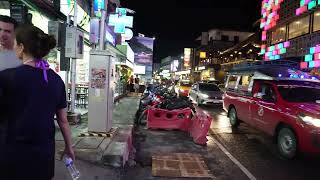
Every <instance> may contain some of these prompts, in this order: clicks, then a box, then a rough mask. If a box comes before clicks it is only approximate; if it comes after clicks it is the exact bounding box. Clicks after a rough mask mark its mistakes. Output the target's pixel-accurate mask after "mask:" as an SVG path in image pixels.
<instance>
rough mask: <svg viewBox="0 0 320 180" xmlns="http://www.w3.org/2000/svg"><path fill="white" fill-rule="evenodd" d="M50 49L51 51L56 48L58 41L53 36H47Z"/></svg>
mask: <svg viewBox="0 0 320 180" xmlns="http://www.w3.org/2000/svg"><path fill="white" fill-rule="evenodd" d="M47 43H48V48H49V49H50V50H51V49H53V48H55V47H56V45H57V41H56V39H55V37H54V36H53V35H47Z"/></svg>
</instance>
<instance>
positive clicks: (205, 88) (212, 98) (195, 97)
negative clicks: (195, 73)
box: [189, 83, 223, 105]
mask: <svg viewBox="0 0 320 180" xmlns="http://www.w3.org/2000/svg"><path fill="white" fill-rule="evenodd" d="M222 94H223V92H222V91H221V90H220V89H219V87H218V86H217V85H216V84H212V83H196V84H194V85H192V88H191V90H190V93H189V97H190V99H191V100H192V101H194V102H196V103H197V105H213V104H222Z"/></svg>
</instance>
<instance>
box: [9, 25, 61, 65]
mask: <svg viewBox="0 0 320 180" xmlns="http://www.w3.org/2000/svg"><path fill="white" fill-rule="evenodd" d="M15 34H16V40H17V43H18V44H20V43H22V44H23V45H24V48H25V49H24V51H25V53H29V54H31V55H32V56H33V57H35V58H37V59H41V58H43V57H44V56H46V55H48V53H49V52H50V51H51V50H52V49H53V48H55V47H56V44H57V42H56V40H55V38H54V36H52V35H48V34H46V33H44V32H43V31H42V30H41V29H39V28H37V27H35V26H32V25H25V26H20V27H18V28H17V30H16V32H15Z"/></svg>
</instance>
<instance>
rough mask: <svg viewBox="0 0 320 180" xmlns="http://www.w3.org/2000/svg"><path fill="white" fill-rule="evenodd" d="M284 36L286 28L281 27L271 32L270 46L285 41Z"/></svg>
mask: <svg viewBox="0 0 320 180" xmlns="http://www.w3.org/2000/svg"><path fill="white" fill-rule="evenodd" d="M286 34H287V30H286V26H282V27H279V28H277V29H276V30H274V31H273V32H272V35H271V43H272V44H277V43H279V42H283V41H285V40H286Z"/></svg>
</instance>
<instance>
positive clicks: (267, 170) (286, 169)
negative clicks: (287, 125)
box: [201, 106, 320, 180]
mask: <svg viewBox="0 0 320 180" xmlns="http://www.w3.org/2000/svg"><path fill="white" fill-rule="evenodd" d="M201 108H202V109H203V110H205V111H206V112H208V113H209V114H210V115H211V116H212V117H213V122H212V124H211V131H210V135H211V136H212V138H213V139H214V140H216V141H217V142H218V144H220V146H219V147H220V149H222V151H224V152H225V153H224V155H225V156H226V157H228V156H227V155H226V154H229V153H230V154H229V156H232V157H231V158H229V157H228V158H229V160H230V161H231V162H233V163H234V164H235V165H236V166H231V167H230V168H239V169H240V170H242V172H243V174H245V175H246V177H247V179H267V180H269V179H270V180H278V179H281V180H282V179H284V180H287V179H290V180H295V179H301V180H302V179H303V180H308V179H310V180H311V179H312V180H313V179H320V175H319V174H318V173H319V172H318V171H319V170H320V157H316V156H314V155H313V156H311V155H307V154H301V155H299V156H298V157H297V158H296V159H294V160H285V159H283V158H281V157H280V155H279V153H278V152H277V149H276V145H275V144H274V143H273V141H272V138H271V137H269V136H266V135H265V134H263V133H261V132H259V131H257V130H255V129H253V128H251V127H249V126H247V125H246V124H243V123H242V124H241V125H240V127H239V129H238V130H232V128H231V126H230V123H229V119H228V117H227V114H226V112H224V111H223V109H222V106H208V107H201ZM230 171H234V170H232V169H230ZM229 177H230V175H229ZM231 177H232V175H231ZM232 179H237V178H236V177H234V176H233V178H232Z"/></svg>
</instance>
